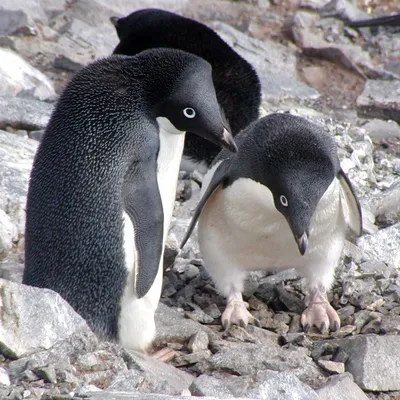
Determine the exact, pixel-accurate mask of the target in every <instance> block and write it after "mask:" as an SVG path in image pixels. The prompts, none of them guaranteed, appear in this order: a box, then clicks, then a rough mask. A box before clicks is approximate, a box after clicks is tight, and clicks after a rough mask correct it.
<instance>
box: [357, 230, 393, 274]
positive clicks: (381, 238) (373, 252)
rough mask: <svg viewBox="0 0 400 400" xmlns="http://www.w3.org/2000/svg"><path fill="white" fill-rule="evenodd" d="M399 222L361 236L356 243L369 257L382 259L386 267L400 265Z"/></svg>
mask: <svg viewBox="0 0 400 400" xmlns="http://www.w3.org/2000/svg"><path fill="white" fill-rule="evenodd" d="M399 243H400V223H397V224H396V225H392V226H390V227H388V228H385V229H381V230H379V231H378V232H377V233H375V234H373V235H365V236H362V237H361V238H360V239H359V240H358V241H357V245H358V247H360V248H361V249H362V250H363V251H364V252H365V253H366V254H367V255H368V256H369V257H370V258H373V259H376V260H381V261H383V262H384V263H385V264H386V265H387V266H388V267H391V268H397V267H398V266H399V265H400V247H399Z"/></svg>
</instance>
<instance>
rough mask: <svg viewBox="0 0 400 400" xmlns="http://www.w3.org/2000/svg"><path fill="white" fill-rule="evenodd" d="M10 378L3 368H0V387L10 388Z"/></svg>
mask: <svg viewBox="0 0 400 400" xmlns="http://www.w3.org/2000/svg"><path fill="white" fill-rule="evenodd" d="M10 384H11V383H10V376H9V375H8V372H7V370H6V369H5V368H3V367H0V385H4V386H10Z"/></svg>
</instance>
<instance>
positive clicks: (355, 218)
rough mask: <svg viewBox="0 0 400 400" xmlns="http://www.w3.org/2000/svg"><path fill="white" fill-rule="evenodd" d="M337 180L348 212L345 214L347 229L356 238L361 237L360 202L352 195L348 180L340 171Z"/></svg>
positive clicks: (352, 190)
mask: <svg viewBox="0 0 400 400" xmlns="http://www.w3.org/2000/svg"><path fill="white" fill-rule="evenodd" d="M337 178H338V180H339V183H340V188H341V192H342V194H343V199H344V201H345V205H346V208H347V211H348V213H347V214H348V224H349V227H350V229H351V230H352V231H353V232H354V233H355V234H356V235H357V236H361V233H362V228H363V227H362V214H361V206H360V202H359V201H358V199H357V196H356V195H355V193H354V189H353V186H352V184H351V182H350V180H349V178H348V177H347V175H346V174H345V173H344V172H343V170H342V169H340V170H339V173H338V176H337Z"/></svg>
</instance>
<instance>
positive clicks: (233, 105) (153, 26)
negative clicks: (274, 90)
mask: <svg viewBox="0 0 400 400" xmlns="http://www.w3.org/2000/svg"><path fill="white" fill-rule="evenodd" d="M116 29H117V32H118V36H119V38H120V43H119V44H118V46H117V47H116V48H115V50H114V53H115V54H126V55H135V54H137V53H139V52H141V51H143V50H146V49H149V48H153V47H171V48H177V49H180V50H184V51H187V52H189V53H192V54H196V55H197V56H200V57H202V58H204V59H205V60H206V61H208V62H209V63H210V64H211V66H212V69H213V81H214V86H215V90H216V93H217V99H218V102H219V103H220V105H221V107H222V109H223V111H224V113H225V116H226V118H227V120H228V122H229V125H230V128H231V130H232V134H233V135H236V134H237V133H238V132H239V131H241V130H242V129H244V128H245V127H246V126H247V125H248V124H249V123H250V122H252V121H254V120H255V119H257V118H258V115H259V107H260V103H261V85H260V81H259V79H258V76H257V74H256V72H255V70H254V69H253V67H252V66H251V65H250V64H249V63H248V62H247V61H246V60H244V59H243V58H242V57H241V56H239V55H238V54H237V53H236V52H235V51H234V50H233V49H232V48H231V47H230V46H229V45H228V44H227V43H225V42H224V41H223V40H222V39H221V38H220V37H219V36H218V35H217V33H215V32H214V31H213V30H212V29H210V28H208V27H207V26H206V25H204V24H202V23H199V22H197V21H194V20H192V19H189V18H185V17H182V16H179V15H177V14H174V13H171V12H168V11H163V10H158V9H144V10H140V11H136V12H134V13H132V14H130V15H128V16H127V17H125V18H121V19H119V20H118V22H117V23H116ZM218 152H219V148H218V147H217V146H215V145H214V144H212V143H210V142H207V141H205V140H204V139H202V138H200V137H198V136H196V135H194V134H192V133H188V134H187V135H186V140H185V149H184V155H185V156H187V157H189V158H192V159H193V160H194V161H205V162H206V163H207V164H208V165H209V164H210V163H211V161H212V160H213V159H214V158H215V156H216V155H217V154H218Z"/></svg>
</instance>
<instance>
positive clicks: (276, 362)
mask: <svg viewBox="0 0 400 400" xmlns="http://www.w3.org/2000/svg"><path fill="white" fill-rule="evenodd" d="M307 354H308V350H307V349H305V348H298V347H295V346H290V347H288V348H284V347H280V346H279V345H277V344H273V343H272V341H270V344H269V345H268V346H265V345H257V344H251V343H241V344H240V345H237V346H235V347H232V348H222V349H221V351H219V352H218V353H216V354H214V355H213V356H212V357H211V358H210V359H209V360H207V363H206V364H205V365H204V366H202V367H201V368H202V372H207V371H208V370H210V369H211V370H216V371H229V372H230V373H233V374H236V375H251V374H255V373H256V372H258V371H260V370H265V369H269V370H273V371H278V372H283V371H289V372H291V373H293V374H294V375H296V376H297V377H298V378H299V379H301V380H302V381H303V382H306V383H308V384H310V385H314V384H316V383H318V382H319V381H320V379H322V376H323V374H322V373H321V371H320V370H319V368H318V367H317V366H316V365H315V364H314V362H313V361H312V359H311V358H310V357H308V355H307Z"/></svg>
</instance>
